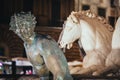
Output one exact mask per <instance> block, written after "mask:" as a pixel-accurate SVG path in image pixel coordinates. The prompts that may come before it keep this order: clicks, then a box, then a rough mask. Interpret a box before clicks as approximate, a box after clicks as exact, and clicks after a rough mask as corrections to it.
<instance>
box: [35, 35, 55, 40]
mask: <svg viewBox="0 0 120 80" xmlns="http://www.w3.org/2000/svg"><path fill="white" fill-rule="evenodd" d="M35 39H37V40H53V38H52V37H51V36H50V35H47V34H36V36H35Z"/></svg>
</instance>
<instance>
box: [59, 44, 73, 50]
mask: <svg viewBox="0 0 120 80" xmlns="http://www.w3.org/2000/svg"><path fill="white" fill-rule="evenodd" d="M72 46H73V44H72V43H69V44H64V43H60V44H59V47H60V48H66V47H67V49H70V48H71V47H72Z"/></svg>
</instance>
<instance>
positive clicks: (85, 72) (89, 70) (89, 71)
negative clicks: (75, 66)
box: [77, 65, 99, 75]
mask: <svg viewBox="0 0 120 80" xmlns="http://www.w3.org/2000/svg"><path fill="white" fill-rule="evenodd" d="M98 68H99V67H98V66H96V65H93V66H90V67H88V68H83V69H81V70H79V71H78V72H77V74H81V75H92V73H93V72H94V71H96V70H97V69H98Z"/></svg>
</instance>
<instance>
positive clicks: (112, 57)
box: [94, 17, 120, 75]
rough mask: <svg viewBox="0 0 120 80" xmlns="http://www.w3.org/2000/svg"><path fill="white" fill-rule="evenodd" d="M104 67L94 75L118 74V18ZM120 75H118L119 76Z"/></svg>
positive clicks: (119, 64)
mask: <svg viewBox="0 0 120 80" xmlns="http://www.w3.org/2000/svg"><path fill="white" fill-rule="evenodd" d="M105 66H106V67H104V68H103V69H99V70H98V71H97V72H95V73H94V75H104V74H109V73H110V72H118V71H119V69H120V17H119V18H118V20H117V23H116V25H115V30H114V33H113V37H112V50H111V52H110V54H109V55H108V57H107V59H106V65H105ZM119 75H120V74H119Z"/></svg>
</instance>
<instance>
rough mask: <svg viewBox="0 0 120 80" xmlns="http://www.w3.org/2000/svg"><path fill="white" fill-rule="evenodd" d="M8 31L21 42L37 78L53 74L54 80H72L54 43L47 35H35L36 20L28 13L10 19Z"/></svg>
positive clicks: (64, 60)
mask: <svg viewBox="0 0 120 80" xmlns="http://www.w3.org/2000/svg"><path fill="white" fill-rule="evenodd" d="M10 26H11V27H10V30H12V31H13V32H15V33H16V34H17V35H18V36H19V37H20V38H21V39H22V40H23V41H24V47H25V50H26V54H27V58H28V60H29V61H30V62H31V63H32V65H33V68H34V69H35V71H36V73H37V74H38V75H39V76H42V75H48V74H49V71H50V72H51V73H52V74H53V76H54V80H73V78H72V76H71V75H70V73H69V69H68V64H67V60H66V58H65V56H64V54H63V52H62V51H61V49H60V48H59V46H58V44H57V43H56V41H55V40H54V39H53V38H51V37H50V36H49V35H42V34H36V33H35V32H34V28H35V26H36V20H35V17H34V15H32V14H31V13H30V12H28V13H25V12H21V13H19V14H15V15H14V16H12V17H11V21H10Z"/></svg>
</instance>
